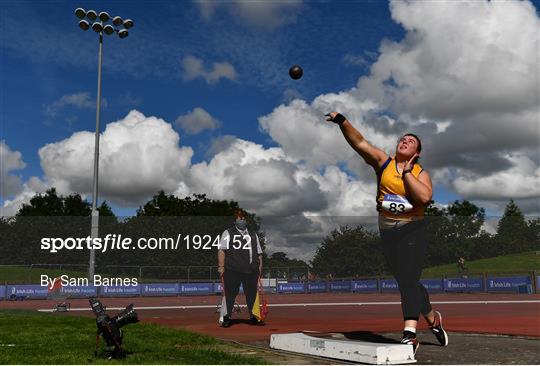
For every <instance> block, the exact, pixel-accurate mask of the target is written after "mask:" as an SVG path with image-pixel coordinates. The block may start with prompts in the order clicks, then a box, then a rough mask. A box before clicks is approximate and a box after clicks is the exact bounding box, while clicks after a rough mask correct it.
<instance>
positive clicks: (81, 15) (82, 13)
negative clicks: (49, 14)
mask: <svg viewBox="0 0 540 366" xmlns="http://www.w3.org/2000/svg"><path fill="white" fill-rule="evenodd" d="M75 16H76V17H77V18H79V19H83V18H84V17H85V16H86V11H85V10H84V9H83V8H77V9H75Z"/></svg>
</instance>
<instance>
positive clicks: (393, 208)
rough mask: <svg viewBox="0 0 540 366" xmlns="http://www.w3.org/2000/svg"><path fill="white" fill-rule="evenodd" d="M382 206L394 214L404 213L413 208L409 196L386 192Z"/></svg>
mask: <svg viewBox="0 0 540 366" xmlns="http://www.w3.org/2000/svg"><path fill="white" fill-rule="evenodd" d="M381 206H382V208H383V209H384V210H385V211H386V212H390V213H391V214H394V215H396V214H403V213H406V212H409V211H410V210H412V209H413V206H412V205H411V203H410V202H409V200H407V198H405V197H403V196H400V195H397V194H385V195H384V198H383V201H382V204H381Z"/></svg>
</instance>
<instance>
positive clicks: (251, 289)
mask: <svg viewBox="0 0 540 366" xmlns="http://www.w3.org/2000/svg"><path fill="white" fill-rule="evenodd" d="M218 271H219V273H220V274H221V275H222V276H223V283H224V287H225V301H226V304H227V314H225V315H224V317H223V321H222V322H221V326H222V327H225V328H227V327H229V326H230V325H231V315H232V310H233V306H234V302H235V299H236V296H238V291H239V290H240V285H242V287H243V289H244V294H245V296H246V304H247V307H248V310H249V315H250V319H249V322H250V324H252V325H262V324H263V323H262V322H261V321H259V320H258V319H257V318H256V317H255V316H254V315H253V314H252V312H251V311H252V309H253V304H254V303H255V298H256V296H257V287H258V282H259V276H260V274H261V271H262V249H261V244H260V242H259V237H258V236H257V234H256V233H250V232H249V231H248V228H247V221H246V216H245V213H244V212H243V211H240V210H239V211H237V212H236V213H235V220H234V225H232V226H231V227H230V228H228V229H226V230H225V231H224V232H223V234H222V235H221V239H220V243H219V250H218Z"/></svg>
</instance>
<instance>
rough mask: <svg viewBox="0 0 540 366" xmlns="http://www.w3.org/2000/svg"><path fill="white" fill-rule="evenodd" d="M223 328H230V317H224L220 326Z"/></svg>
mask: <svg viewBox="0 0 540 366" xmlns="http://www.w3.org/2000/svg"><path fill="white" fill-rule="evenodd" d="M219 325H220V326H221V327H222V328H229V327H230V326H231V317H230V316H228V315H225V316H223V320H222V321H221V322H220V324H219Z"/></svg>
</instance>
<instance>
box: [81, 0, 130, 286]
mask: <svg viewBox="0 0 540 366" xmlns="http://www.w3.org/2000/svg"><path fill="white" fill-rule="evenodd" d="M75 16H76V17H77V18H79V19H80V21H79V27H80V28H81V29H82V30H83V31H87V30H88V29H90V28H92V30H93V31H94V32H96V33H98V34H99V52H98V82H97V100H96V136H95V145H94V183H93V194H92V228H91V231H90V236H91V237H92V238H97V237H98V235H99V211H98V210H97V196H98V166H99V118H100V112H101V60H102V53H103V33H105V34H106V35H111V34H113V33H116V34H118V37H120V38H126V37H127V36H128V35H129V32H128V29H129V28H131V27H133V20H131V19H126V20H123V19H122V18H121V17H119V16H115V17H114V18H111V16H110V15H109V13H107V12H105V11H102V12H100V13H99V14H98V13H97V12H96V11H95V10H88V11H86V10H84V9H83V8H77V9H75ZM85 18H86V19H85ZM87 19H88V20H87ZM90 22H92V25H90ZM109 22H111V23H112V25H111V24H109ZM95 266H96V253H95V250H94V249H93V248H91V249H90V260H89V263H88V278H89V279H90V281H92V283H93V279H94V273H95Z"/></svg>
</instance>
